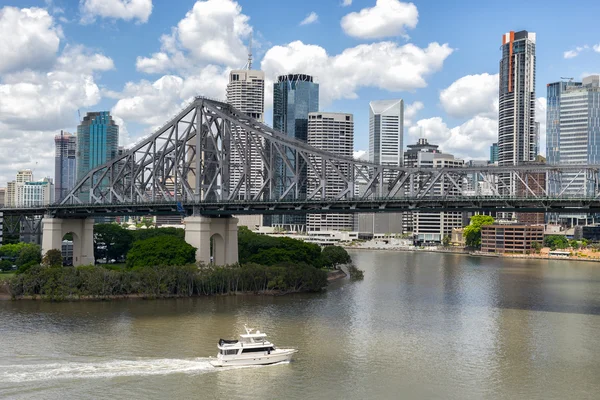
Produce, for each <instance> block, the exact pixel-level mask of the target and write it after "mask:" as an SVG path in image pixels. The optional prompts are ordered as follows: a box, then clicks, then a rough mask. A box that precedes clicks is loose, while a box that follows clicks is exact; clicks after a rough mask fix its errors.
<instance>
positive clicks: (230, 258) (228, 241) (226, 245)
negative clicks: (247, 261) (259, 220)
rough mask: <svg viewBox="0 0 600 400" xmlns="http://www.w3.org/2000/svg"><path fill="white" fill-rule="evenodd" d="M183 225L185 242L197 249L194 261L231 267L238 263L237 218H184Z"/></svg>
mask: <svg viewBox="0 0 600 400" xmlns="http://www.w3.org/2000/svg"><path fill="white" fill-rule="evenodd" d="M184 223H185V241H186V242H187V243H189V244H191V245H192V246H194V247H195V248H197V249H198V250H197V251H196V261H199V262H202V263H204V264H215V265H231V264H236V263H237V262H238V260H239V258H238V227H237V224H238V219H237V218H233V217H230V218H209V217H197V216H193V217H187V218H185V219H184ZM211 239H212V249H211ZM211 250H212V252H211ZM211 253H212V256H213V259H212V262H211Z"/></svg>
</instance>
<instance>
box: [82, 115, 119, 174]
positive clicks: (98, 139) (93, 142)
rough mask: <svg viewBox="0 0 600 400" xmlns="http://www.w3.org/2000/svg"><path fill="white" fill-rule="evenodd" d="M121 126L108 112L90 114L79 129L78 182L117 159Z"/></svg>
mask: <svg viewBox="0 0 600 400" xmlns="http://www.w3.org/2000/svg"><path fill="white" fill-rule="evenodd" d="M118 149H119V126H118V125H117V124H116V123H115V121H114V120H113V119H112V117H111V116H110V112H108V111H100V112H88V113H87V115H86V116H85V117H83V121H81V124H80V125H79V126H78V127H77V155H76V158H77V161H76V162H77V179H76V180H77V181H80V180H82V179H83V178H84V177H85V176H86V175H87V173H88V172H89V171H90V170H92V169H94V168H96V167H97V166H99V165H102V164H104V163H106V162H107V161H109V160H112V159H113V158H115V157H116V156H117V154H118Z"/></svg>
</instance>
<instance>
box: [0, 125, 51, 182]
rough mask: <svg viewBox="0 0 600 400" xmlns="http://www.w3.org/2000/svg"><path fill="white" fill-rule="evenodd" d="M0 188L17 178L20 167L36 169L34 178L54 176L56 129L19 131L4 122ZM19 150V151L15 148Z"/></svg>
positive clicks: (0, 155) (1, 136)
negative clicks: (8, 131) (8, 133)
mask: <svg viewBox="0 0 600 400" xmlns="http://www.w3.org/2000/svg"><path fill="white" fill-rule="evenodd" d="M7 129H10V135H2V134H0V187H4V186H6V182H9V181H13V180H15V177H16V174H17V170H19V169H32V170H33V177H34V179H36V180H38V179H41V178H44V177H47V176H48V177H52V178H54V143H53V140H54V135H55V134H58V133H60V132H56V131H54V132H52V131H18V130H14V129H11V128H9V127H7V126H5V125H3V124H2V123H0V132H6V131H7ZM16 149H18V151H15V150H16Z"/></svg>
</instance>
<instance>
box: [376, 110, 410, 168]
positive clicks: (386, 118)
mask: <svg viewBox="0 0 600 400" xmlns="http://www.w3.org/2000/svg"><path fill="white" fill-rule="evenodd" d="M403 137H404V100H402V99H398V100H377V101H372V102H370V103H369V161H371V162H374V163H377V164H386V165H398V166H401V165H402V150H403V146H404V140H403Z"/></svg>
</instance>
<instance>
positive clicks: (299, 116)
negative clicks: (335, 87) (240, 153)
mask: <svg viewBox="0 0 600 400" xmlns="http://www.w3.org/2000/svg"><path fill="white" fill-rule="evenodd" d="M317 111H319V84H318V83H316V82H314V80H313V77H312V76H310V75H305V74H289V75H281V76H279V77H278V78H277V82H275V84H274V85H273V128H275V129H276V130H278V131H281V132H283V133H284V134H286V135H287V136H290V137H292V138H294V139H298V140H301V141H303V142H306V141H307V138H308V113H311V112H317ZM287 156H288V160H289V161H290V165H291V166H292V168H295V165H294V160H295V155H294V154H292V153H289V154H288V155H287ZM275 165H276V178H275V180H276V183H275V193H274V196H275V197H277V198H279V197H281V196H282V195H283V194H284V191H285V188H286V187H288V186H289V184H290V183H291V182H292V180H293V174H292V170H291V169H290V167H289V166H288V165H287V164H286V163H285V162H284V160H283V159H282V158H281V157H278V158H277V159H276V161H275ZM300 174H306V169H304V171H300ZM304 182H306V180H305V179H304ZM286 197H289V198H295V197H300V198H302V197H306V183H304V184H303V185H301V186H300V187H299V188H298V193H294V192H292V193H290V194H288V195H287V196H286ZM265 224H266V225H271V226H279V227H282V228H284V229H288V230H295V231H299V230H305V229H306V216H305V215H274V216H272V217H271V220H270V221H269V219H268V218H266V219H265Z"/></svg>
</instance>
